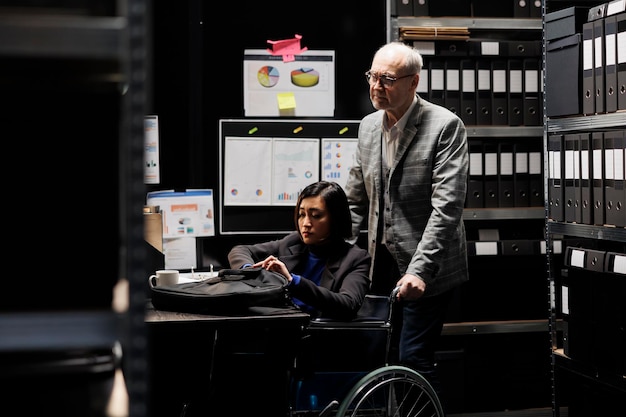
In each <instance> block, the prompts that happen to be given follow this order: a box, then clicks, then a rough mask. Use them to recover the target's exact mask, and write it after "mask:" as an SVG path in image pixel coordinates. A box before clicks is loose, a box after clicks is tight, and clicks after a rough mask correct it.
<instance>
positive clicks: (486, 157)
mask: <svg viewBox="0 0 626 417" xmlns="http://www.w3.org/2000/svg"><path fill="white" fill-rule="evenodd" d="M483 170H484V173H485V176H484V190H485V207H488V208H495V207H498V143H497V142H495V141H494V140H489V139H487V140H485V142H484V143H483Z"/></svg>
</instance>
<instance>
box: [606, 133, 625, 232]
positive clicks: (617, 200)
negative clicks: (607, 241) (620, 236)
mask: <svg viewBox="0 0 626 417" xmlns="http://www.w3.org/2000/svg"><path fill="white" fill-rule="evenodd" d="M604 162H605V166H604V192H605V194H604V202H605V204H604V212H605V219H604V220H605V223H606V224H611V225H614V226H617V227H623V226H626V216H625V214H624V213H625V209H626V207H625V206H624V131H623V130H617V131H609V132H605V133H604Z"/></svg>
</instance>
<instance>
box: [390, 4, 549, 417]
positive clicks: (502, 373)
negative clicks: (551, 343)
mask: <svg viewBox="0 0 626 417" xmlns="http://www.w3.org/2000/svg"><path fill="white" fill-rule="evenodd" d="M389 26H390V39H391V40H395V41H398V40H403V39H402V37H401V28H406V27H420V28H466V29H467V30H468V31H469V38H470V39H474V40H476V41H478V42H480V41H483V40H486V41H500V40H502V41H506V40H516V41H522V42H525V41H534V42H537V43H540V39H541V30H542V19H540V18H532V19H530V18H523V19H511V18H476V17H411V16H390V25H389ZM403 41H405V42H407V43H410V42H413V41H412V40H403ZM429 41H430V40H428V39H425V40H424V42H429ZM420 42H421V40H420ZM432 42H437V38H433V39H432ZM441 42H443V43H444V44H445V42H448V43H453V41H446V40H443V41H441ZM460 42H461V45H460V46H461V48H464V47H467V46H463V44H464V42H463V41H460ZM457 46H459V45H457ZM435 49H437V47H435ZM470 49H471V48H470ZM446 52H447V50H446ZM449 53H450V55H452V56H451V57H449V56H442V57H439V58H443V60H446V59H447V60H452V61H455V59H456V60H464V59H469V60H470V61H471V60H472V59H473V60H477V59H485V60H491V59H492V57H490V56H485V57H481V56H480V55H475V54H476V53H477V52H476V50H473V52H472V53H471V54H470V53H469V52H468V55H467V56H466V57H463V56H462V55H463V54H462V53H461V54H456V53H455V51H449ZM473 54H474V55H473ZM433 58H437V53H435V55H434V56H431V55H424V60H425V63H427V62H428V61H430V60H432V59H433ZM534 58H536V59H538V60H539V61H540V60H541V52H540V51H539V52H538V55H537V56H536V57H534ZM470 67H471V65H470ZM425 69H426V70H427V71H428V68H425ZM431 75H432V74H428V77H430V76H431ZM424 79H427V77H426V76H425V77H424ZM419 94H420V95H421V96H423V94H424V93H423V92H420V93H419ZM425 98H426V99H429V98H428V97H425ZM477 109H478V107H477ZM451 110H452V109H451ZM462 110H463V109H461V111H462ZM466 128H467V136H468V140H470V141H473V142H475V143H480V146H481V147H483V146H486V145H485V144H490V145H489V147H493V146H494V145H495V146H496V148H498V144H499V143H500V142H507V143H514V144H516V146H517V144H518V143H528V146H530V149H532V151H533V152H534V153H539V154H541V153H542V142H543V134H544V128H543V125H542V124H541V123H539V124H538V125H536V126H535V125H515V126H513V125H506V124H504V125H500V124H492V125H488V124H479V125H471V124H468V123H467V122H466ZM483 149H486V148H483ZM483 152H484V151H483ZM471 153H472V149H470V161H471V159H472V157H471ZM470 163H471V162H470ZM498 163H499V162H498ZM483 164H484V159H483ZM470 171H471V169H470ZM539 175H541V176H542V175H543V174H542V173H541V174H539ZM541 181H543V180H541ZM541 184H543V183H542V182H541ZM538 191H539V192H540V193H543V186H542V185H540V186H539V188H538ZM540 198H541V197H540ZM545 215H546V212H545V206H544V205H543V204H537V205H536V206H532V205H530V206H528V207H524V206H517V207H505V206H502V205H501V206H499V207H493V205H492V206H491V207H475V208H473V207H466V208H465V210H464V214H463V219H464V222H465V226H466V230H467V233H468V250H469V251H470V257H469V262H470V281H469V282H468V283H467V284H466V285H465V286H464V287H463V288H461V290H460V291H459V293H458V295H457V296H456V299H455V301H454V302H453V306H455V307H454V308H453V311H451V312H450V317H449V318H448V319H447V320H446V323H445V324H444V329H443V332H442V335H443V338H442V345H441V347H440V354H441V355H442V356H441V357H440V359H439V366H440V368H441V369H442V372H443V376H442V380H443V381H444V383H445V381H448V384H451V385H450V386H448V387H447V388H446V387H444V390H445V391H447V392H448V394H447V395H449V397H450V398H448V401H447V402H448V403H450V404H454V405H453V409H451V410H449V411H450V412H451V413H468V412H470V413H473V412H500V411H502V412H504V410H514V409H531V408H532V409H547V407H549V405H550V404H549V390H550V387H549V384H545V383H543V382H541V381H545V378H546V375H547V373H549V361H548V358H547V356H543V357H542V358H540V357H541V356H542V353H543V352H544V349H546V350H547V344H548V336H547V335H548V330H549V320H548V314H547V311H546V308H545V306H546V304H547V295H546V294H545V292H544V291H542V289H543V288H545V280H546V279H547V276H546V271H545ZM494 230H495V231H496V237H495V239H496V240H495V241H491V240H490V239H491V237H493V235H492V236H490V237H489V238H487V241H485V240H483V239H482V238H481V235H482V232H483V231H486V232H493V231H494ZM488 234H490V233H488ZM482 245H490V246H489V248H490V249H489V250H488V251H486V252H483V251H481V250H480V249H479V248H481V247H483V246H482ZM544 296H545V299H544ZM520 299H524V300H525V302H524V303H523V304H519V302H518V300H520ZM544 339H545V340H544ZM544 342H545V343H544ZM494 349H496V350H495V351H494ZM520 349H521V350H523V351H524V352H525V354H524V355H525V357H527V358H529V359H528V360H529V361H530V362H529V363H526V364H524V363H522V362H524V361H518V362H519V363H518V362H516V361H515V360H514V359H513V357H514V356H516V355H515V352H516V351H518V350H520ZM502 352H509V353H508V354H504V353H502ZM484 355H488V356H489V360H488V361H485V360H483V358H484V357H485V356H484ZM532 357H534V358H535V359H536V360H535V359H532V360H531V359H530V358H532ZM450 358H452V359H450ZM539 358H540V359H539ZM544 359H545V360H544ZM494 360H495V361H496V362H498V365H497V366H498V369H493V367H492V366H490V365H486V364H485V362H490V363H492V362H493V361H494ZM540 362H541V363H540ZM505 368H506V369H505ZM478 379H480V381H481V382H480V383H479V384H478V385H481V387H482V388H481V389H482V390H488V391H490V392H491V393H492V394H491V395H490V399H489V400H487V399H484V400H482V401H479V400H477V399H476V397H477V396H479V395H478V393H477V392H474V388H473V386H472V384H473V383H475V382H476V381H477V380H478ZM453 380H454V381H455V382H454V383H452V382H451V381H453ZM460 381H473V382H472V383H468V382H460ZM494 381H495V383H494ZM522 391H523V392H525V395H524V398H521V396H519V395H516V394H515V393H517V392H522Z"/></svg>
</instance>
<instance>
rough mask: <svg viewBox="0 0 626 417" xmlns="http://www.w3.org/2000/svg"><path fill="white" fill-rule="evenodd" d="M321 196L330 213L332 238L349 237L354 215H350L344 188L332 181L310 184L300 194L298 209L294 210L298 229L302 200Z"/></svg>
mask: <svg viewBox="0 0 626 417" xmlns="http://www.w3.org/2000/svg"><path fill="white" fill-rule="evenodd" d="M318 195H319V196H320V197H322V198H323V199H324V202H325V203H326V210H328V213H329V214H330V238H331V240H335V239H342V240H343V239H348V238H350V237H351V236H352V217H351V216H350V207H349V205H348V198H347V197H346V193H345V192H344V191H343V188H341V186H340V185H339V184H337V183H336V182H330V181H318V182H314V183H313V184H309V185H307V186H306V187H304V189H303V190H302V192H300V195H299V196H298V202H297V203H296V209H295V212H294V223H295V225H296V230H299V228H298V212H299V211H300V204H301V203H302V200H303V199H305V198H307V197H316V196H318Z"/></svg>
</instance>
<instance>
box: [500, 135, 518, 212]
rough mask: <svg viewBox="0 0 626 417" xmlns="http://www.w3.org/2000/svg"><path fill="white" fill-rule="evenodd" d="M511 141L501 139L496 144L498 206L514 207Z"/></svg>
mask: <svg viewBox="0 0 626 417" xmlns="http://www.w3.org/2000/svg"><path fill="white" fill-rule="evenodd" d="M513 151H514V149H513V142H512V141H510V140H506V139H501V140H500V143H499V144H498V207H515V188H514V187H515V183H514V172H515V166H514V162H513V161H514V154H513Z"/></svg>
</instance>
